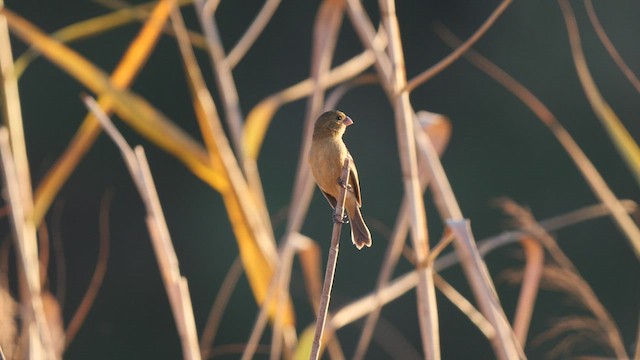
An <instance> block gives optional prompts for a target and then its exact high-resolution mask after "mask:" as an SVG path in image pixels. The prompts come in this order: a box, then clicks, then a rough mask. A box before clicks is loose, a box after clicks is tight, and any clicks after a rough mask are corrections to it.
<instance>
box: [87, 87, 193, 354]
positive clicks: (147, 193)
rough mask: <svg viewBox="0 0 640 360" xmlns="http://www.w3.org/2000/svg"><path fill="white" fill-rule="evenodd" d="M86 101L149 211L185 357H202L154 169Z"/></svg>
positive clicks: (95, 105) (97, 108) (141, 152)
mask: <svg viewBox="0 0 640 360" xmlns="http://www.w3.org/2000/svg"><path fill="white" fill-rule="evenodd" d="M83 101H84V103H85V105H86V106H87V109H88V110H90V111H91V112H92V113H93V114H94V115H95V117H96V118H97V119H98V121H100V124H101V125H102V127H103V128H104V130H105V131H106V132H107V134H108V135H109V136H110V137H111V139H112V140H113V142H114V143H115V144H116V145H117V146H118V148H119V150H120V152H121V153H122V157H123V159H124V161H125V164H126V165H127V168H128V169H129V172H130V174H131V178H132V179H133V182H134V184H135V185H136V188H137V189H138V192H139V193H140V196H141V197H142V201H143V203H144V205H145V208H146V211H147V218H146V222H147V229H148V230H149V235H150V237H151V243H152V245H153V249H154V252H155V255H156V259H157V260H158V267H159V268H160V273H161V275H162V280H163V282H164V286H165V289H166V291H167V296H168V298H169V303H170V304H171V310H172V312H173V317H174V319H175V322H176V327H177V330H178V334H179V336H180V341H181V343H182V354H183V358H184V359H187V360H199V359H201V356H200V348H199V346H198V336H197V331H196V325H195V319H194V317H193V307H192V305H191V297H190V296H189V288H188V285H187V280H186V279H185V278H184V277H183V276H182V275H181V274H180V268H179V265H178V258H177V256H176V253H175V250H174V248H173V243H172V241H171V236H170V234H169V229H168V228H167V223H166V221H165V218H164V213H163V211H162V207H161V206H160V200H159V198H158V193H157V191H156V188H155V184H154V182H153V178H152V176H151V170H150V169H149V164H148V163H147V160H146V157H145V155H144V150H142V147H140V146H137V147H136V149H135V151H134V150H133V149H131V148H130V147H129V145H128V144H127V142H126V140H125V139H124V137H122V134H120V133H119V132H118V130H117V129H116V127H115V126H114V125H113V123H112V122H111V120H110V119H109V118H108V117H107V115H106V114H105V113H104V111H102V109H101V108H100V106H99V105H98V103H97V102H96V101H95V100H94V99H93V98H91V97H90V96H87V95H85V96H84V97H83Z"/></svg>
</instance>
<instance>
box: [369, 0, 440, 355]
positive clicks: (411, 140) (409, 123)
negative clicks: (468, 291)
mask: <svg viewBox="0 0 640 360" xmlns="http://www.w3.org/2000/svg"><path fill="white" fill-rule="evenodd" d="M379 6H380V13H381V18H382V23H383V25H384V28H385V30H386V31H387V36H388V37H389V46H388V52H389V58H390V59H391V69H392V73H391V79H390V84H391V86H390V88H391V90H392V94H393V96H392V99H391V102H392V106H393V109H394V113H395V123H396V132H397V136H398V149H399V153H400V165H401V168H402V174H403V179H402V180H403V185H404V194H405V197H406V198H407V199H408V204H409V214H410V215H409V216H410V219H411V240H412V242H413V248H414V251H415V256H416V261H417V263H418V264H424V266H420V267H418V269H417V271H418V277H419V278H420V281H419V282H418V300H417V302H418V320H419V323H420V334H421V339H422V346H423V351H424V352H425V358H426V359H429V360H438V359H440V332H439V327H438V326H439V325H438V308H437V304H436V292H435V284H434V279H433V274H434V271H433V264H431V263H425V261H426V259H427V258H428V257H429V239H428V233H427V222H426V213H425V209H424V202H423V200H422V191H421V190H420V183H419V182H420V180H419V176H418V163H417V155H416V147H415V136H414V112H413V109H412V108H411V104H410V101H409V92H408V91H404V90H403V89H404V88H405V86H406V81H407V79H406V72H405V64H404V53H403V50H402V40H401V38H400V26H399V24H398V19H397V17H396V12H395V3H394V1H393V0H380V1H379ZM418 132H420V131H418Z"/></svg>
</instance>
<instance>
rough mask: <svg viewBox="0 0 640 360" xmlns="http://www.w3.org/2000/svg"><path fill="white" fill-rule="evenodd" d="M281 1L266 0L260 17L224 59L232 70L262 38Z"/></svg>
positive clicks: (259, 14)
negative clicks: (259, 37) (259, 38)
mask: <svg viewBox="0 0 640 360" xmlns="http://www.w3.org/2000/svg"><path fill="white" fill-rule="evenodd" d="M280 1H281V0H266V1H265V2H264V5H263V6H262V9H260V12H259V13H258V16H256V18H255V20H253V22H252V23H251V25H250V26H249V28H248V29H247V31H246V32H245V33H244V34H243V35H242V38H240V40H238V43H237V44H236V46H234V47H233V49H231V51H230V52H229V55H227V57H226V59H224V61H225V62H226V63H227V66H229V68H230V69H233V68H234V67H236V65H238V63H239V62H240V60H242V58H243V57H244V56H245V54H246V53H247V52H248V51H249V49H250V48H251V46H252V45H253V43H254V42H255V41H256V40H257V39H258V36H260V34H261V33H262V31H263V30H264V28H265V27H266V26H267V24H268V23H269V21H271V18H272V17H273V14H274V13H275V12H276V10H277V9H278V6H279V5H280Z"/></svg>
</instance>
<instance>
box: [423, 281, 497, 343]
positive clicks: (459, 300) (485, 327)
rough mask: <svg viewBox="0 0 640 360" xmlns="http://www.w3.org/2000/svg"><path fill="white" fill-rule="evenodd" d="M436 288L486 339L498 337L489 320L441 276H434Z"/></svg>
mask: <svg viewBox="0 0 640 360" xmlns="http://www.w3.org/2000/svg"><path fill="white" fill-rule="evenodd" d="M434 278H435V282H436V286H437V287H438V290H440V292H442V294H444V296H446V297H447V299H449V301H451V303H452V304H453V305H455V306H456V307H457V308H458V309H459V310H460V311H461V312H462V313H463V314H465V315H466V316H467V318H468V319H469V321H471V322H472V323H473V324H474V325H475V326H476V327H477V328H478V330H480V332H482V334H483V335H484V337H486V338H487V339H492V338H493V337H495V336H496V330H495V329H494V328H493V325H491V324H490V323H489V322H488V321H487V319H486V318H485V317H484V316H483V315H482V313H480V312H479V311H478V310H477V309H476V308H475V307H474V306H473V304H471V303H470V302H469V300H467V299H466V298H465V297H464V296H462V294H460V293H459V292H458V291H457V290H456V289H455V288H454V287H453V286H451V284H449V283H448V282H447V281H446V280H445V279H444V278H442V277H441V276H440V275H438V274H435V275H434Z"/></svg>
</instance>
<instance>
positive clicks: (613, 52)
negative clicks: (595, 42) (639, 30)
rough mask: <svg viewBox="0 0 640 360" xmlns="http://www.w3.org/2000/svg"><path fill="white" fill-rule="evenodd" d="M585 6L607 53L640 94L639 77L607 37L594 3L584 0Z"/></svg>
mask: <svg viewBox="0 0 640 360" xmlns="http://www.w3.org/2000/svg"><path fill="white" fill-rule="evenodd" d="M584 6H585V7H586V8H587V15H589V21H591V25H592V26H593V29H594V30H595V31H596V34H597V35H598V38H599V39H600V41H601V42H602V45H604V47H605V48H606V49H607V52H608V53H609V55H610V56H611V58H612V59H613V61H615V63H616V65H618V68H620V70H621V71H622V73H623V74H624V76H626V77H627V80H629V82H630V83H631V85H633V87H634V88H636V91H638V92H639V93H640V80H638V77H637V76H636V74H635V73H634V72H633V70H631V68H629V65H627V63H626V62H625V61H624V59H623V58H622V56H620V53H619V52H618V50H617V49H616V47H615V46H614V45H613V43H612V42H611V39H609V36H607V33H606V31H604V28H603V27H602V24H600V20H599V19H598V15H597V14H596V10H595V9H594V8H593V2H592V1H591V0H584Z"/></svg>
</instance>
